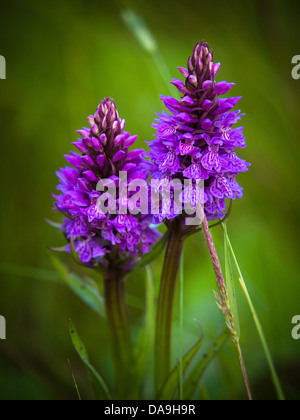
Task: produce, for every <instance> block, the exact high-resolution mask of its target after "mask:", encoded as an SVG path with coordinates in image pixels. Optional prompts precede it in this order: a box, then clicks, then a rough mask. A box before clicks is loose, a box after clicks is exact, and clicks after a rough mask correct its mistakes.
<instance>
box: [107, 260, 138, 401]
mask: <svg viewBox="0 0 300 420" xmlns="http://www.w3.org/2000/svg"><path fill="white" fill-rule="evenodd" d="M125 279H126V273H125V272H124V271H122V270H121V269H120V268H118V267H116V266H111V267H109V269H108V270H107V271H106V274H105V276H104V295H105V304H106V314H107V320H108V324H109V328H110V331H111V337H112V344H113V349H112V351H113V357H114V368H115V387H116V395H117V397H118V398H119V399H131V398H132V395H130V394H131V391H132V389H133V387H132V386H131V385H132V384H133V377H134V373H133V366H134V364H133V355H132V344H131V337H130V328H129V321H128V315H127V311H126V306H125Z"/></svg>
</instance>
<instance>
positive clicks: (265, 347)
mask: <svg viewBox="0 0 300 420" xmlns="http://www.w3.org/2000/svg"><path fill="white" fill-rule="evenodd" d="M227 242H228V246H229V249H230V252H231V255H232V258H233V260H234V263H235V266H236V269H237V271H238V274H239V282H240V285H241V287H242V290H243V292H244V294H245V296H246V299H247V302H248V305H249V308H250V310H251V313H252V317H253V321H254V323H255V326H256V329H257V332H258V335H259V338H260V340H261V343H262V347H263V350H264V353H265V356H266V359H267V362H268V365H269V369H270V372H271V377H272V381H273V384H274V387H275V389H276V392H277V396H278V399H279V400H281V401H283V400H285V396H284V393H283V390H282V387H281V384H280V381H279V378H278V375H277V373H276V369H275V366H274V363H273V360H272V356H271V353H270V350H269V347H268V344H267V340H266V338H265V335H264V332H263V328H262V325H261V322H260V320H259V317H258V315H257V312H256V310H255V308H254V305H253V303H252V300H251V298H250V295H249V293H248V290H247V287H246V283H245V281H244V278H243V275H242V272H241V269H240V266H239V264H238V261H237V258H236V256H235V253H234V251H233V248H232V245H231V242H230V239H229V236H228V234H227Z"/></svg>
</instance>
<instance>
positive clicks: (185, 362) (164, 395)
mask: <svg viewBox="0 0 300 420" xmlns="http://www.w3.org/2000/svg"><path fill="white" fill-rule="evenodd" d="M202 341H203V334H202V335H201V337H200V339H199V340H198V341H197V343H196V344H195V345H194V346H193V347H192V348H191V349H190V350H189V351H188V352H187V353H186V355H185V356H184V357H183V359H182V367H181V369H182V374H184V373H185V372H186V370H187V368H188V367H189V366H190V364H191V362H192V361H193V359H194V357H195V356H196V354H197V352H198V350H199V348H200V346H201V344H202ZM179 368H180V363H177V364H176V366H175V368H174V369H173V370H172V371H171V372H170V374H169V376H168V378H167V379H166V382H165V383H164V385H163V386H162V388H161V390H160V392H159V393H158V397H157V399H159V400H172V399H173V398H174V395H175V393H176V391H177V390H178V386H179V382H178V369H179Z"/></svg>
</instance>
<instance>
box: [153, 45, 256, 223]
mask: <svg viewBox="0 0 300 420" xmlns="http://www.w3.org/2000/svg"><path fill="white" fill-rule="evenodd" d="M179 70H180V72H181V74H182V75H183V77H184V78H185V82H182V81H181V80H178V79H174V80H173V81H172V83H173V84H174V85H175V86H176V88H177V89H178V90H179V92H180V95H181V99H180V100H176V99H174V98H172V97H170V96H162V97H161V99H162V100H163V102H164V104H165V106H166V107H167V109H168V110H169V111H170V112H171V114H169V113H167V112H165V111H163V112H162V114H158V116H159V118H158V119H156V123H155V124H154V125H153V127H154V128H155V129H156V135H155V136H156V139H155V140H153V141H150V142H149V147H150V149H151V150H150V152H148V153H147V154H146V157H148V158H150V160H151V161H152V162H153V167H152V177H153V179H156V180H158V181H156V182H159V183H160V184H161V185H163V182H164V181H165V180H169V181H170V180H172V179H179V180H181V181H183V180H184V179H185V178H186V179H192V180H194V181H198V180H203V181H204V202H205V214H206V217H207V220H215V219H219V218H222V217H224V212H226V204H225V199H226V198H227V199H232V200H234V199H236V198H241V197H242V195H243V193H242V188H241V187H240V185H239V184H238V183H237V181H236V175H238V174H239V173H240V172H246V171H247V170H248V166H249V163H247V162H245V161H244V160H242V159H241V158H239V157H238V156H237V154H236V151H235V149H236V148H242V147H245V146H246V143H245V138H244V135H243V127H237V128H236V127H235V128H233V126H234V125H235V124H236V123H237V122H238V121H239V120H240V119H241V117H242V116H243V115H244V114H241V113H240V111H233V108H234V107H235V106H236V105H237V103H238V102H239V100H240V99H241V97H230V98H224V97H223V95H225V94H226V93H228V91H229V90H230V89H231V88H232V86H233V85H234V83H227V82H225V81H221V82H218V83H217V82H216V80H215V77H216V76H217V74H218V72H219V70H220V63H216V64H214V62H213V53H212V52H211V51H210V49H209V46H208V45H207V44H206V43H204V42H201V43H200V44H199V43H197V45H196V46H195V48H194V51H193V55H192V56H191V57H190V58H189V59H188V65H187V69H186V68H183V67H179ZM194 207H195V205H194ZM176 215H177V214H176V212H175V211H173V212H171V213H170V212H169V213H167V214H166V213H164V212H163V211H162V214H161V218H160V221H161V220H163V219H164V218H167V219H169V220H171V219H173V218H174V217H176Z"/></svg>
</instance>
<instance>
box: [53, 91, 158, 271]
mask: <svg viewBox="0 0 300 420" xmlns="http://www.w3.org/2000/svg"><path fill="white" fill-rule="evenodd" d="M87 121H88V125H89V127H84V128H82V129H81V130H78V133H79V135H80V136H81V137H80V138H79V139H78V140H77V141H76V142H74V143H73V145H75V147H76V148H77V149H78V151H79V153H76V152H70V154H68V155H65V158H66V160H67V162H68V163H69V164H70V165H71V166H72V167H70V166H66V167H65V168H61V169H60V170H59V171H58V172H57V173H56V174H57V176H58V178H59V184H58V186H57V189H58V191H59V192H60V195H54V198H55V200H56V201H55V208H56V210H58V211H60V212H62V213H63V214H64V215H65V216H66V218H65V219H64V221H63V225H62V230H63V232H64V233H65V235H66V238H67V239H68V241H69V242H70V240H71V237H72V238H73V241H74V246H75V250H76V253H77V254H78V256H79V258H80V260H81V261H82V262H83V263H84V264H87V265H90V266H92V265H95V264H100V265H104V266H106V265H107V264H108V260H109V258H110V254H111V253H112V251H113V249H114V247H115V246H117V253H118V256H119V257H120V258H121V259H131V260H132V261H135V260H137V259H138V258H139V257H140V256H141V255H142V254H143V253H147V252H149V251H150V249H151V248H150V247H151V246H152V245H153V244H155V242H156V241H157V240H158V238H159V236H160V235H159V234H158V232H157V231H156V229H154V228H153V227H152V226H151V223H152V217H151V215H148V214H138V215H135V216H132V215H129V214H122V215H119V214H118V203H117V202H115V203H113V204H114V206H116V207H117V210H116V212H115V213H114V214H113V212H111V213H109V212H106V213H104V212H103V211H102V210H101V207H99V205H97V203H98V200H99V198H100V197H101V192H99V191H98V189H97V185H98V182H99V181H100V180H104V179H105V180H108V181H110V182H111V183H112V184H113V185H114V186H116V189H120V188H121V187H122V182H124V181H122V180H121V179H120V178H119V174H120V172H123V173H124V172H126V175H127V179H126V182H128V183H129V182H130V181H132V180H136V179H139V180H145V181H146V180H147V179H148V177H149V172H148V170H147V169H146V167H145V165H144V162H143V159H142V157H141V154H142V152H144V150H140V149H136V150H131V151H129V148H130V147H131V146H133V145H134V142H135V140H136V139H137V136H135V135H134V136H132V135H130V133H129V132H127V131H125V120H123V119H121V118H120V117H119V115H118V112H117V110H116V105H115V102H114V101H113V100H112V99H110V98H107V99H106V98H104V99H103V100H102V101H101V103H100V104H99V106H98V108H97V110H96V112H95V114H94V115H90V116H89V117H88V119H87ZM128 194H129V193H128ZM128 198H129V195H128V196H127V199H128ZM125 201H126V200H125ZM66 251H67V252H70V251H71V246H70V243H69V244H68V245H67V247H66Z"/></svg>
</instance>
